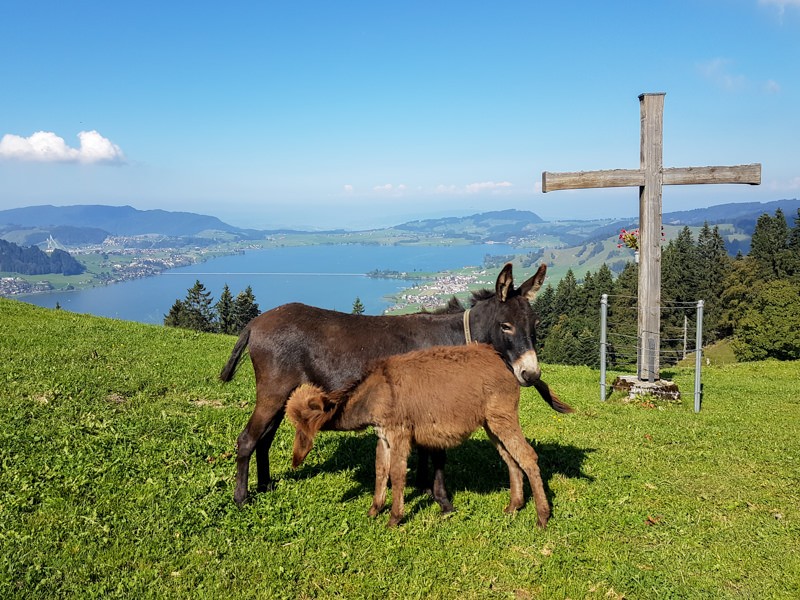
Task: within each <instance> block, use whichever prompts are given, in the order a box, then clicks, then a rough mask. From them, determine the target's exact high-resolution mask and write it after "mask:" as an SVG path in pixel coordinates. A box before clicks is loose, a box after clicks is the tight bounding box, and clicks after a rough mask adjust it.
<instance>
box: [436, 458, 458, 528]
mask: <svg viewBox="0 0 800 600" xmlns="http://www.w3.org/2000/svg"><path fill="white" fill-rule="evenodd" d="M431 460H432V461H433V499H434V500H436V503H437V504H438V505H439V506H440V507H441V509H442V512H443V513H444V514H447V513H451V512H453V510H455V509H454V508H453V503H452V502H450V498H448V497H447V490H446V489H445V487H444V465H445V463H446V462H447V453H446V452H445V451H444V450H431Z"/></svg>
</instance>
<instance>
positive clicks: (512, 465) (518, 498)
mask: <svg viewBox="0 0 800 600" xmlns="http://www.w3.org/2000/svg"><path fill="white" fill-rule="evenodd" d="M483 428H484V429H485V430H486V435H488V436H489V439H490V440H492V443H493V444H494V447H495V448H497V452H499V453H500V458H502V459H503V462H505V463H506V466H507V467H508V479H509V495H510V497H511V498H510V500H509V502H508V506H506V507H505V509H504V512H506V513H513V512H516V511H518V510H519V509H520V508H522V507H523V506H524V505H525V495H524V490H523V487H522V486H523V480H522V469H520V468H519V465H518V464H517V461H515V460H514V458H513V457H512V456H511V455H510V454H509V453H508V452H506V449H505V447H504V446H503V443H502V442H501V441H500V439H499V438H498V437H497V436H496V435H495V434H494V432H493V431H492V430H491V429H490V428H489V426H488V425H484V427H483Z"/></svg>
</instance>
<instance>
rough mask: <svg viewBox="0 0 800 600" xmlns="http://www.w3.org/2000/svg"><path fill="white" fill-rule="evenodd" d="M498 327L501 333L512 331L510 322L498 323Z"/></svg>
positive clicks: (512, 327)
mask: <svg viewBox="0 0 800 600" xmlns="http://www.w3.org/2000/svg"><path fill="white" fill-rule="evenodd" d="M500 329H501V330H502V332H503V333H508V334H511V333H514V326H513V325H512V324H511V323H500Z"/></svg>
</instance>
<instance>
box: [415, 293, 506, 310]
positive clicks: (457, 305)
mask: <svg viewBox="0 0 800 600" xmlns="http://www.w3.org/2000/svg"><path fill="white" fill-rule="evenodd" d="M494 294H495V293H494V291H493V290H487V289H481V290H475V291H473V292H472V296H471V297H470V299H469V305H470V306H471V307H472V306H475V305H476V304H477V303H478V302H480V301H481V300H488V299H489V298H492V297H494ZM465 310H466V308H465V307H464V305H463V304H462V303H461V300H459V299H458V298H456V297H455V296H453V297H452V298H450V301H449V302H448V303H447V304H445V305H444V306H440V307H439V308H437V309H434V310H432V311H427V310H424V309H423V310H422V312H430V314H433V315H454V314H457V313H463V312H464V311H465Z"/></svg>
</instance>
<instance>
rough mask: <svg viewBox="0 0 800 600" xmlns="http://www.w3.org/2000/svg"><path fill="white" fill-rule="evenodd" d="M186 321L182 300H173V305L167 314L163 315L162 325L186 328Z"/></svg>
mask: <svg viewBox="0 0 800 600" xmlns="http://www.w3.org/2000/svg"><path fill="white" fill-rule="evenodd" d="M187 323H188V319H187V318H186V306H185V305H184V303H183V300H175V304H173V305H172V308H170V309H169V312H168V313H167V314H166V315H164V325H166V326H167V327H183V328H188V324H187Z"/></svg>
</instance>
